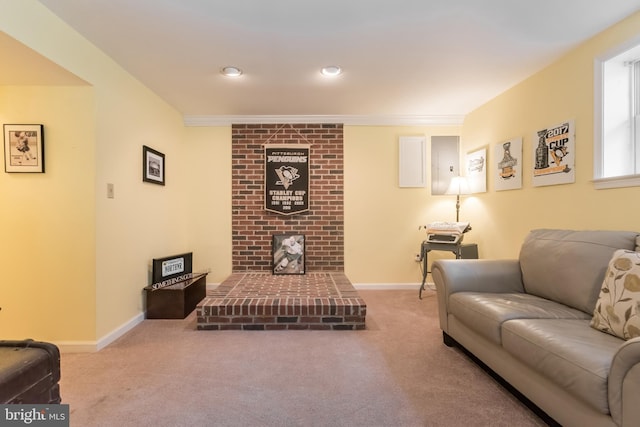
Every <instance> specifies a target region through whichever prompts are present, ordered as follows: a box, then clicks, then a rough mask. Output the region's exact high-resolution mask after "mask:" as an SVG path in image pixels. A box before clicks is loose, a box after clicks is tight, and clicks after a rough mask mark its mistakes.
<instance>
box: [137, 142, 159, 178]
mask: <svg viewBox="0 0 640 427" xmlns="http://www.w3.org/2000/svg"><path fill="white" fill-rule="evenodd" d="M142 180H143V181H144V182H150V183H152V184H159V185H164V154H162V153H161V152H159V151H156V150H154V149H153V148H149V147H147V146H146V145H143V146H142Z"/></svg>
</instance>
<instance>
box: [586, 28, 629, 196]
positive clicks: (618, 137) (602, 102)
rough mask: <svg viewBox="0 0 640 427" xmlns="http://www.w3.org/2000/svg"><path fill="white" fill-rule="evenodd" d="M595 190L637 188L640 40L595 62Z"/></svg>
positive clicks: (627, 44)
mask: <svg viewBox="0 0 640 427" xmlns="http://www.w3.org/2000/svg"><path fill="white" fill-rule="evenodd" d="M594 104H595V115H594V125H595V126H594V150H595V151H594V182H595V187H596V188H615V187H630V186H640V37H638V38H636V39H635V40H633V41H631V42H629V43H626V44H625V45H623V46H621V47H619V48H617V49H614V50H612V51H611V52H609V53H608V54H605V55H604V56H602V57H601V58H597V59H596V63H595V99H594Z"/></svg>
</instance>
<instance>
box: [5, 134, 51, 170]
mask: <svg viewBox="0 0 640 427" xmlns="http://www.w3.org/2000/svg"><path fill="white" fill-rule="evenodd" d="M4 171H5V172H22V173H44V127H43V126H42V125H4Z"/></svg>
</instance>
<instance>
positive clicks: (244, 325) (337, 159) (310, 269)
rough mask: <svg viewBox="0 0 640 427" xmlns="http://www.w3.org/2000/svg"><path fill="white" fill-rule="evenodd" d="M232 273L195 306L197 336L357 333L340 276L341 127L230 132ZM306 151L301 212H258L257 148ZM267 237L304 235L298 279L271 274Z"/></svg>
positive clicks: (355, 309)
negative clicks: (305, 202) (212, 332)
mask: <svg viewBox="0 0 640 427" xmlns="http://www.w3.org/2000/svg"><path fill="white" fill-rule="evenodd" d="M231 129H232V169H231V170H232V178H231V182H232V239H233V240H232V251H233V253H232V274H231V276H230V277H229V278H227V279H226V280H225V281H224V282H223V283H221V284H220V286H219V287H218V288H217V289H216V290H215V291H210V292H209V293H208V294H207V297H206V298H205V299H204V300H203V301H202V302H201V303H200V304H198V306H197V310H196V312H197V322H198V329H200V330H238V329H241V330H274V329H332V330H345V329H347V330H359V329H364V328H365V316H366V304H365V302H364V300H362V299H361V298H360V296H359V295H358V293H357V291H356V290H355V288H354V287H353V285H352V284H351V282H350V281H349V279H348V278H347V277H346V276H345V275H344V242H343V241H344V197H343V195H344V188H343V184H344V179H343V175H344V174H343V172H344V170H343V169H344V155H343V126H342V124H243V125H233V126H232V128H231ZM268 144H274V145H282V144H287V145H289V144H291V145H295V144H300V145H304V146H308V147H309V157H310V159H309V198H308V204H309V209H308V210H307V211H305V212H300V213H297V214H294V215H282V214H279V213H277V212H271V211H267V210H265V204H264V195H265V177H264V148H265V145H268ZM274 234H304V235H305V251H304V252H305V255H304V256H305V274H304V275H272V274H271V272H272V237H273V235H274Z"/></svg>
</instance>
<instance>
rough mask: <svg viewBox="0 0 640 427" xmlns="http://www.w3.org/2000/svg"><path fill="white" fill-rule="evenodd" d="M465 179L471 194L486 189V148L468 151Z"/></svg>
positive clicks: (483, 191) (484, 191)
mask: <svg viewBox="0 0 640 427" xmlns="http://www.w3.org/2000/svg"><path fill="white" fill-rule="evenodd" d="M466 168H467V180H468V181H469V190H470V191H471V194H474V193H486V191H487V148H486V147H485V148H481V149H479V150H476V151H473V152H470V153H468V154H467V157H466Z"/></svg>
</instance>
